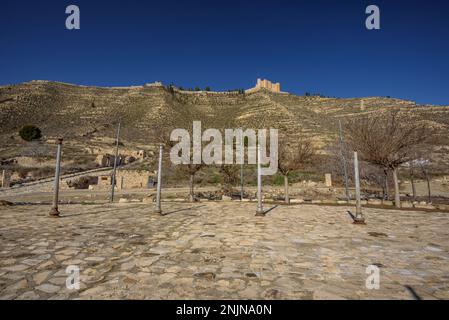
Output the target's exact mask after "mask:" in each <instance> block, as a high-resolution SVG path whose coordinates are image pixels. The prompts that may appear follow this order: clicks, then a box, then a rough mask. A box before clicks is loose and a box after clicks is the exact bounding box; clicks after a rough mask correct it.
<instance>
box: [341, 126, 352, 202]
mask: <svg viewBox="0 0 449 320" xmlns="http://www.w3.org/2000/svg"><path fill="white" fill-rule="evenodd" d="M338 127H339V129H340V153H341V161H342V162H343V170H344V175H345V192H346V201H347V202H348V203H349V200H350V199H351V196H350V195H349V181H348V168H347V166H346V157H345V154H344V141H343V129H342V127H341V120H338Z"/></svg>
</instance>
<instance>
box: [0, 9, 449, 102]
mask: <svg viewBox="0 0 449 320" xmlns="http://www.w3.org/2000/svg"><path fill="white" fill-rule="evenodd" d="M70 4H76V5H78V6H79V8H80V10H81V30H76V31H73V30H72V31H70V30H67V29H66V28H65V19H66V17H67V15H66V14H65V8H66V6H68V5H70ZM370 4H375V5H378V6H379V7H380V10H381V30H375V31H369V30H367V29H366V28H365V19H366V17H367V15H366V14H365V8H366V7H367V6H368V5H370ZM0 10H1V11H0V45H1V47H0V85H5V84H11V83H20V82H24V81H30V80H35V79H43V80H55V81H63V82H69V83H75V84H83V85H99V86H128V85H140V84H143V83H147V82H153V81H162V82H163V83H165V84H169V83H174V84H176V85H178V86H183V87H195V86H200V87H202V88H204V87H205V86H210V87H211V88H212V89H214V90H227V89H235V88H249V87H251V86H253V85H254V84H255V81H256V78H267V79H270V80H273V81H276V82H280V83H281V86H282V90H284V91H288V92H291V93H294V94H304V93H305V92H312V93H321V94H324V95H326V96H337V97H362V96H392V97H398V98H403V99H410V100H414V101H417V102H418V103H423V104H424V103H430V104H442V105H449V59H448V58H449V1H446V0H434V1H424V0H419V1H418V0H388V1H385V0H382V1H378V0H372V1H360V0H358V1H356V0H345V1H342V0H315V1H298V0H296V1H284V0H280V1H273V0H272V1H263V0H259V1H250V0H247V1H234V0H229V1H215V0H209V1H198V0H192V1H176V0H172V1H169V2H168V3H167V1H138V0H127V1H116V0H109V1H105V0H90V1H85V0H71V1H63V0H54V1H7V2H3V3H2V6H1V8H0Z"/></svg>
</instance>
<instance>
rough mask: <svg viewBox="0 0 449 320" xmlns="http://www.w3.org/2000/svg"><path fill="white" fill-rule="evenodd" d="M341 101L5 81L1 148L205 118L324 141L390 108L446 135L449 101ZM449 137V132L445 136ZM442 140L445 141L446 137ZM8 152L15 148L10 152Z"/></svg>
mask: <svg viewBox="0 0 449 320" xmlns="http://www.w3.org/2000/svg"><path fill="white" fill-rule="evenodd" d="M363 101H364V102H363V107H362V103H361V99H336V98H321V97H306V96H295V95H291V94H276V93H271V92H268V91H259V92H256V93H251V94H240V93H224V92H223V93H218V92H186V91H179V90H177V89H171V88H167V87H163V86H141V87H128V88H99V87H86V86H76V85H70V84H65V83H57V82H47V81H32V82H29V83H23V84H17V85H10V86H3V87H0V128H1V131H0V151H1V152H4V153H7V152H8V153H9V152H13V150H16V149H14V147H15V146H17V145H20V143H21V141H20V139H19V138H18V136H17V132H18V130H19V129H20V128H21V127H22V126H23V125H25V124H35V125H37V126H39V127H40V128H41V130H42V133H43V135H44V138H46V139H52V138H54V137H56V136H63V137H64V138H65V140H66V141H70V142H72V143H75V142H76V144H77V145H78V146H79V147H81V146H85V147H92V146H93V145H95V143H96V141H98V139H100V138H101V139H104V138H112V137H114V134H115V125H116V123H117V122H118V120H119V119H120V121H121V122H122V128H123V130H122V132H123V139H124V141H127V142H128V143H137V144H143V145H149V144H151V143H154V142H155V129H156V128H157V127H158V126H162V127H164V128H165V129H167V130H170V129H171V128H186V127H188V126H189V125H191V123H192V121H193V120H201V121H202V123H203V128H206V127H213V128H236V127H244V128H245V127H247V128H269V127H273V128H278V129H280V131H281V133H284V134H288V135H289V136H294V135H296V134H298V133H301V132H302V134H307V135H309V136H310V137H313V139H314V141H316V143H317V144H318V145H320V146H324V145H325V144H326V143H329V142H331V141H333V140H334V139H335V135H336V133H337V125H336V124H337V119H341V118H343V119H344V118H347V117H354V116H357V115H360V114H363V113H370V112H382V111H384V110H388V109H392V108H400V109H403V110H407V111H410V114H411V115H412V117H413V118H416V119H419V120H425V121H428V123H429V125H432V126H436V127H439V128H441V136H442V137H444V136H447V135H446V133H447V132H448V128H449V107H441V106H429V105H417V104H415V103H414V102H412V101H405V100H399V99H390V98H374V97H372V98H364V99H363ZM445 139H446V140H447V138H445ZM446 140H444V141H446ZM8 150H9V151H8Z"/></svg>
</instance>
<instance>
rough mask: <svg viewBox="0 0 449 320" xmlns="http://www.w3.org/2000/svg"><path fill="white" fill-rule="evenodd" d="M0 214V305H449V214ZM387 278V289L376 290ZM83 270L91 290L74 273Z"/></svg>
mask: <svg viewBox="0 0 449 320" xmlns="http://www.w3.org/2000/svg"><path fill="white" fill-rule="evenodd" d="M163 209H164V210H165V212H167V213H169V214H168V215H166V216H160V215H158V214H156V213H154V211H153V207H152V206H151V205H148V204H114V205H67V206H61V207H60V211H61V212H62V217H61V218H59V219H54V218H49V217H47V212H48V211H49V208H48V206H14V207H0V299H413V295H412V293H411V292H412V291H414V292H415V293H416V294H417V295H419V296H420V297H421V298H423V299H448V298H449V214H447V213H425V212H416V211H414V212H408V211H396V210H381V209H365V211H364V212H365V215H366V218H367V222H368V224H367V225H366V226H360V225H353V224H352V223H351V222H352V221H351V219H350V217H349V215H348V214H347V213H346V210H347V209H349V208H345V207H331V206H329V207H325V206H313V205H300V206H280V207H278V208H276V209H274V210H272V211H271V212H270V213H269V214H268V215H267V216H266V217H255V216H254V214H255V206H254V204H251V203H236V202H229V203H223V202H222V203H213V202H205V203H200V204H187V203H164V208H163ZM373 264H374V265H377V266H378V267H379V268H380V288H379V290H368V289H367V288H366V286H365V282H366V279H367V277H368V274H367V273H366V268H367V266H369V265H373ZM70 265H74V266H78V267H79V268H80V278H81V284H80V289H79V290H69V289H67V288H66V280H67V276H68V274H66V268H67V267H68V266H70Z"/></svg>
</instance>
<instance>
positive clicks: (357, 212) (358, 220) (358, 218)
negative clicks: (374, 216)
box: [354, 151, 365, 224]
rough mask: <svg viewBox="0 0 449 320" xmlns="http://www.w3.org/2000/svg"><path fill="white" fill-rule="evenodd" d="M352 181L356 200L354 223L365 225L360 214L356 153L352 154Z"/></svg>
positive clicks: (360, 202)
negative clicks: (353, 180)
mask: <svg viewBox="0 0 449 320" xmlns="http://www.w3.org/2000/svg"><path fill="white" fill-rule="evenodd" d="M354 179H355V198H356V208H355V218H354V223H356V224H365V219H364V217H363V214H362V201H361V195H360V176H359V159H358V154H357V151H356V152H354Z"/></svg>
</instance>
